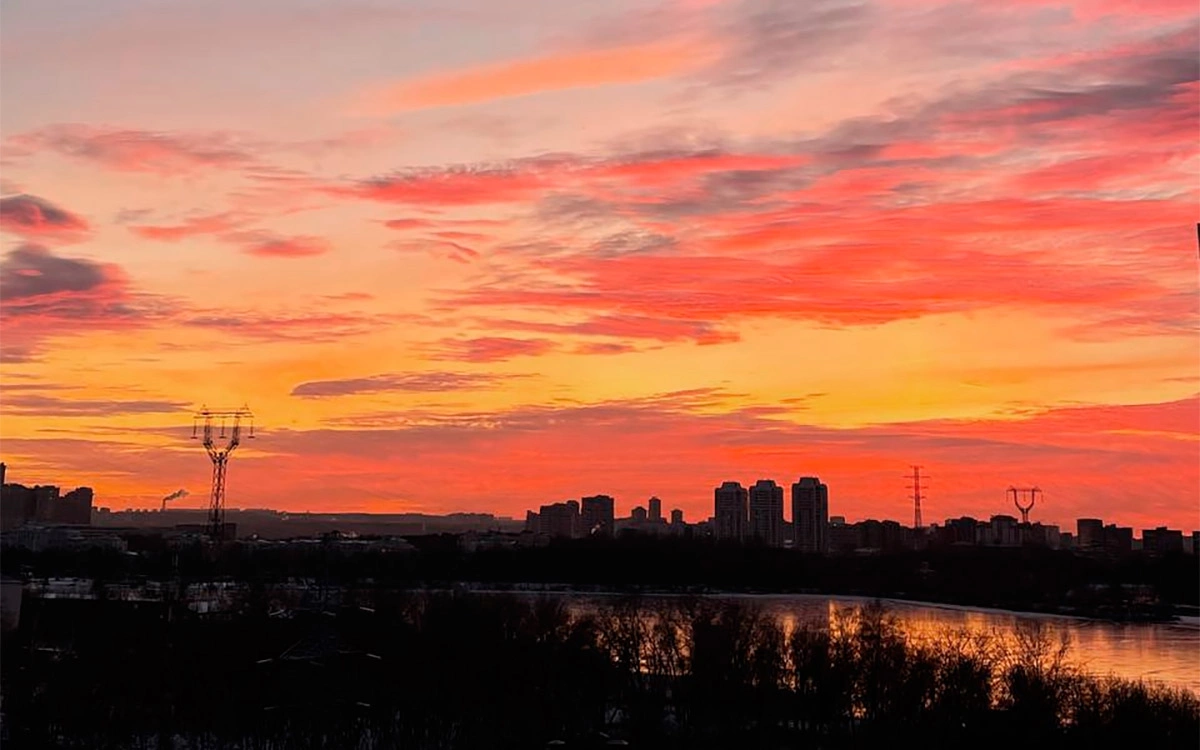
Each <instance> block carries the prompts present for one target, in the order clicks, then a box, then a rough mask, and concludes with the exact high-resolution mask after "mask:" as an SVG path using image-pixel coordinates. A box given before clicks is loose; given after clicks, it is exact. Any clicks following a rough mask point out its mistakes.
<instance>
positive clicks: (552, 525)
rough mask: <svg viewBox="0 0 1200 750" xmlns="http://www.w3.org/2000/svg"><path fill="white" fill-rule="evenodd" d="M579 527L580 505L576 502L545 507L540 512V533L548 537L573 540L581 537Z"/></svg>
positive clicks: (571, 501) (569, 501)
mask: <svg viewBox="0 0 1200 750" xmlns="http://www.w3.org/2000/svg"><path fill="white" fill-rule="evenodd" d="M579 525H580V518H579V503H578V502H577V501H575V500H568V501H566V502H565V503H554V504H553V505H543V506H542V507H541V508H540V509H539V510H538V531H539V532H540V533H542V534H546V535H547V536H554V537H563V538H566V539H572V538H574V537H576V536H578V535H579Z"/></svg>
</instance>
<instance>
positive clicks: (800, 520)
mask: <svg viewBox="0 0 1200 750" xmlns="http://www.w3.org/2000/svg"><path fill="white" fill-rule="evenodd" d="M843 521H844V519H843ZM792 530H793V534H794V536H793V539H794V544H795V549H797V550H800V551H801V552H819V553H823V552H827V551H828V550H829V488H828V487H826V486H825V484H824V483H823V482H821V480H819V479H818V478H816V477H801V478H800V481H798V482H796V483H795V484H793V485H792Z"/></svg>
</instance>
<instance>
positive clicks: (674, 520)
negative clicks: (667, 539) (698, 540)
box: [671, 508, 683, 526]
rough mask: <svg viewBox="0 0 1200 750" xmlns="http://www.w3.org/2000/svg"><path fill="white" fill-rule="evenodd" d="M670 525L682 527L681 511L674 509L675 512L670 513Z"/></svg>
mask: <svg viewBox="0 0 1200 750" xmlns="http://www.w3.org/2000/svg"><path fill="white" fill-rule="evenodd" d="M671 525H672V526H682V525H683V511H682V510H680V509H679V508H676V509H675V510H672V511H671Z"/></svg>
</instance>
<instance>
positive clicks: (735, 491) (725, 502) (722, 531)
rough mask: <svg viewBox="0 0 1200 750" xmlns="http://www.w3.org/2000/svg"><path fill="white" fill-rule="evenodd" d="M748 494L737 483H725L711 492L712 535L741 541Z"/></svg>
mask: <svg viewBox="0 0 1200 750" xmlns="http://www.w3.org/2000/svg"><path fill="white" fill-rule="evenodd" d="M748 497H749V494H748V493H747V492H746V488H745V487H743V486H742V485H741V483H739V482H725V483H723V484H722V485H721V486H720V487H718V488H717V489H716V490H715V491H714V492H713V535H714V536H715V537H716V538H717V539H719V540H736V541H741V540H742V538H743V537H744V536H745V534H746V511H747V507H746V506H747V501H748Z"/></svg>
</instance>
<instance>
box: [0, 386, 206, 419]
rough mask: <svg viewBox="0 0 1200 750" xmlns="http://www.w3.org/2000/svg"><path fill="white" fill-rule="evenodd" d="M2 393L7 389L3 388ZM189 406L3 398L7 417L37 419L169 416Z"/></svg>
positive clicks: (31, 396) (165, 402)
mask: <svg viewBox="0 0 1200 750" xmlns="http://www.w3.org/2000/svg"><path fill="white" fill-rule="evenodd" d="M3 390H5V391H7V390H9V388H8V387H5V388H4V389H3ZM190 406H191V404H188V403H185V402H182V401H168V400H159V401H154V400H121V399H112V400H106V399H67V398H56V397H53V396H44V395H37V394H19V395H15V396H5V397H4V410H5V411H6V412H8V413H10V414H20V415H22V416H38V417H106V416H115V415H123V414H170V413H175V412H179V411H182V410H185V409H188V408H189V407H190Z"/></svg>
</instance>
